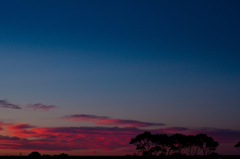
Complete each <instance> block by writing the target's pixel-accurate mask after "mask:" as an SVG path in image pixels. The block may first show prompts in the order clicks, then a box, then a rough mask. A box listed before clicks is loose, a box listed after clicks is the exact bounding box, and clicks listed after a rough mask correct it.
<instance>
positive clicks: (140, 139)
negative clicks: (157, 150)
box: [129, 131, 153, 155]
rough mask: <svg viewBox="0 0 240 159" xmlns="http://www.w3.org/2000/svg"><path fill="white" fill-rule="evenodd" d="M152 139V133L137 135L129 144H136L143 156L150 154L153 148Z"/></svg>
mask: <svg viewBox="0 0 240 159" xmlns="http://www.w3.org/2000/svg"><path fill="white" fill-rule="evenodd" d="M151 138H152V134H151V132H148V131H146V132H144V133H142V134H139V135H137V136H136V137H135V138H132V139H131V141H130V143H129V144H135V145H136V146H137V148H136V149H137V150H138V151H140V152H141V153H142V154H143V155H144V154H149V152H150V149H151V148H152V147H153V144H152V142H151ZM149 155H150V154H149Z"/></svg>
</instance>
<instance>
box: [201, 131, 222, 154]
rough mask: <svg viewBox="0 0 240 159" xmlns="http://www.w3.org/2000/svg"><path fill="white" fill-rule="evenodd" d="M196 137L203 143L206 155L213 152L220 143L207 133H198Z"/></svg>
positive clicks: (202, 147) (202, 146)
mask: <svg viewBox="0 0 240 159" xmlns="http://www.w3.org/2000/svg"><path fill="white" fill-rule="evenodd" d="M196 137H197V139H198V141H199V142H200V144H201V149H202V151H203V155H204V156H205V155H209V154H211V153H213V152H214V151H215V150H216V148H217V147H218V145H219V143H218V142H216V141H214V140H213V138H212V137H208V136H207V135H206V134H198V135H196Z"/></svg>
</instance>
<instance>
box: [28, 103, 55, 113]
mask: <svg viewBox="0 0 240 159" xmlns="http://www.w3.org/2000/svg"><path fill="white" fill-rule="evenodd" d="M27 108H31V109H33V110H44V111H49V110H50V109H55V108H57V106H55V105H44V104H41V103H37V104H31V105H28V106H27Z"/></svg>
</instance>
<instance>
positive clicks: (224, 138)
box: [0, 122, 240, 155]
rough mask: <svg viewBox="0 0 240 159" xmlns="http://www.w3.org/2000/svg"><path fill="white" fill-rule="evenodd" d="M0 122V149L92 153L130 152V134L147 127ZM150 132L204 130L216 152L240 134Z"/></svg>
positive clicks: (132, 134) (131, 152) (155, 131)
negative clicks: (59, 125)
mask: <svg viewBox="0 0 240 159" xmlns="http://www.w3.org/2000/svg"><path fill="white" fill-rule="evenodd" d="M1 123H2V124H0V126H2V127H3V128H4V130H2V131H1V135H0V149H8V150H23V151H24V150H27V151H33V150H34V151H36V150H37V151H49V152H50V151H63V152H64V151H70V152H72V151H76V150H77V151H84V152H86V153H87V152H89V153H90V152H92V153H93V152H94V153H96V154H95V155H100V154H103V153H102V152H109V154H110V153H111V154H115V155H124V154H133V153H134V152H135V147H134V146H133V145H129V141H130V140H131V138H134V137H135V136H136V135H138V134H140V133H143V132H144V131H149V130H147V129H138V128H126V127H125V128H119V127H35V126H32V125H29V124H27V123H19V124H5V123H3V122H1ZM151 132H152V134H156V133H158V134H161V133H165V134H168V135H171V134H174V133H182V134H185V135H189V134H198V133H205V134H207V135H208V136H211V137H213V138H214V139H215V140H216V141H218V142H219V143H220V146H219V148H218V152H220V153H223V152H224V153H225V154H227V153H228V152H229V151H230V150H232V149H233V150H234V148H233V147H232V146H231V145H234V143H235V141H236V139H239V138H240V131H237V130H227V129H213V128H208V129H188V128H184V127H167V128H162V129H152V130H151ZM229 145H230V146H229ZM105 154H106V153H105ZM78 155H81V154H78ZM88 155H91V154H88Z"/></svg>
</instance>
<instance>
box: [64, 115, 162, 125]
mask: <svg viewBox="0 0 240 159" xmlns="http://www.w3.org/2000/svg"><path fill="white" fill-rule="evenodd" d="M62 119H64V120H71V121H87V122H92V123H95V124H98V125H110V126H118V127H130V128H131V127H148V126H163V125H164V124H163V123H151V122H142V121H137V120H125V119H114V118H109V117H105V116H96V115H87V114H75V115H70V116H65V117H63V118H62Z"/></svg>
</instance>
